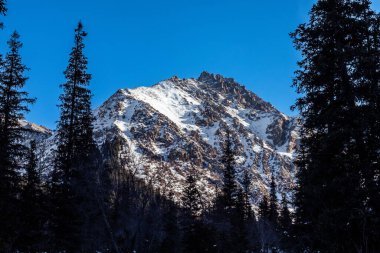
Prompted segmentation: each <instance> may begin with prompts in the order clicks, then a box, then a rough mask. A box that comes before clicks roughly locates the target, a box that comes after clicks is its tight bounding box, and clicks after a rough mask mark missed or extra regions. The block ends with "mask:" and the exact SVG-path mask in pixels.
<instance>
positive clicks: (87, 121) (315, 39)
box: [0, 0, 380, 253]
mask: <svg viewBox="0 0 380 253" xmlns="http://www.w3.org/2000/svg"><path fill="white" fill-rule="evenodd" d="M0 12H1V13H2V14H5V13H6V8H5V1H0ZM86 36H87V33H86V32H85V31H84V28H83V25H82V24H81V23H79V24H78V26H77V27H76V29H75V33H74V46H73V47H72V51H71V53H70V55H69V62H68V66H67V68H66V70H65V71H64V75H65V78H66V82H65V83H64V84H62V85H61V88H62V90H63V92H62V94H61V96H60V97H59V99H60V105H59V108H60V118H59V121H58V125H57V131H56V133H55V134H56V140H57V148H56V150H55V153H54V160H53V162H52V164H51V173H50V174H49V175H48V178H47V179H46V178H43V177H42V174H41V171H40V170H39V167H38V158H37V154H36V149H37V144H36V143H35V142H34V141H31V143H29V144H28V145H27V146H24V145H22V144H21V143H22V142H21V140H22V138H23V129H22V128H21V126H20V124H19V121H20V120H21V119H22V118H23V117H24V113H26V112H28V110H29V108H28V106H29V105H30V104H31V103H34V102H35V99H34V98H30V96H29V94H28V93H26V92H25V91H24V86H25V84H26V81H27V77H26V71H27V70H28V68H27V67H26V66H25V65H24V64H23V63H22V59H21V56H20V52H19V50H20V48H21V47H22V43H21V42H20V39H19V35H18V33H17V32H15V33H13V34H12V36H11V38H10V39H9V41H8V46H9V52H8V53H7V54H6V55H5V56H4V57H3V56H2V57H1V61H0V63H1V65H0V251H1V252H5V253H8V252H9V253H13V252H72V253H76V252H116V253H120V252H138V253H140V252H163V253H164V252H165V253H170V252H173V253H174V252H184V253H186V252H191V253H193V252H194V253H195V252H218V253H219V252H226V253H227V252H236V253H240V252H241V253H244V252H268V253H269V252H271V253H273V252H327V253H330V252H331V253H334V252H353V253H354V252H357V253H359V252H361V253H364V252H366V253H372V252H373V253H375V252H379V251H380V242H379V240H378V238H380V234H379V233H380V230H379V227H380V224H379V219H380V218H379V217H380V215H379V210H380V182H379V180H380V175H379V174H380V168H379V166H380V165H379V160H380V159H379V155H380V152H379V151H380V132H379V131H380V125H379V124H380V109H379V108H380V106H379V102H380V96H379V95H380V92H379V89H380V86H379V85H380V82H379V81H380V15H379V14H378V13H377V12H375V11H374V10H373V9H371V2H370V1H367V0H319V1H317V2H316V3H315V4H314V5H313V7H312V10H311V11H310V20H309V21H308V22H307V23H305V24H301V25H300V26H299V27H298V28H297V29H296V31H295V32H293V33H292V34H291V37H292V38H293V41H294V44H295V47H296V49H297V50H299V51H300V52H301V57H302V58H301V60H300V61H299V70H298V71H297V72H296V77H295V79H294V87H295V88H296V90H297V92H298V93H299V94H300V98H299V99H298V100H297V101H296V104H295V106H294V108H297V109H298V110H299V111H300V114H301V115H300V116H301V117H300V118H301V121H302V127H301V131H300V148H299V149H298V153H297V158H296V165H297V169H298V174H297V187H296V189H295V193H294V198H290V197H291V196H286V195H284V194H283V195H282V196H281V199H279V195H278V190H277V189H276V188H277V186H276V182H275V180H274V175H273V174H272V178H271V179H270V180H269V184H270V185H269V195H268V196H261V199H262V200H261V202H260V203H259V205H258V207H257V208H256V209H253V206H252V203H251V202H250V199H251V197H252V196H251V194H252V189H251V183H252V182H251V177H250V174H249V173H248V172H246V173H244V176H243V179H242V180H241V183H238V180H237V178H236V177H237V176H236V169H237V164H236V161H235V156H236V155H235V143H236V138H237V137H236V136H233V134H232V131H230V130H229V129H228V128H226V129H223V132H224V140H223V141H222V144H221V146H222V147H223V152H222V153H223V155H222V162H223V168H221V171H222V174H223V177H222V184H221V187H220V189H217V191H216V196H215V198H214V199H213V201H212V203H211V204H210V203H205V202H204V200H203V198H202V196H201V193H200V190H199V187H198V180H199V178H198V177H197V174H196V173H195V172H194V171H192V169H191V168H188V169H189V171H190V173H189V174H188V176H187V177H186V181H185V184H184V186H183V192H182V197H181V199H179V200H178V198H177V196H175V194H174V193H173V192H160V190H158V189H155V188H154V187H153V186H152V183H151V182H149V181H143V180H141V179H139V178H137V177H136V176H135V175H134V173H133V171H134V169H135V167H136V163H135V162H134V157H133V154H132V153H131V152H130V150H128V145H127V144H126V143H125V141H124V140H123V139H121V138H117V137H115V138H114V139H107V140H106V141H105V142H104V143H103V144H102V145H101V146H100V147H99V146H97V145H96V143H95V140H94V136H93V126H92V121H93V115H92V111H91V91H90V89H89V84H90V81H91V75H90V74H89V73H88V72H87V63H88V59H87V57H86V56H85V54H84V47H85V45H84V39H85V37H86ZM272 173H275V172H272Z"/></svg>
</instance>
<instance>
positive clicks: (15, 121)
mask: <svg viewBox="0 0 380 253" xmlns="http://www.w3.org/2000/svg"><path fill="white" fill-rule="evenodd" d="M19 38H20V36H19V34H18V33H17V32H14V33H13V34H12V36H11V38H10V40H9V41H8V46H9V49H10V51H9V52H8V53H7V54H6V56H5V59H4V61H3V62H2V68H1V72H0V217H3V218H1V219H0V238H1V239H0V251H2V252H9V251H11V250H12V247H13V242H14V240H15V237H16V231H17V230H18V225H17V223H18V210H19V209H18V205H19V201H18V197H17V196H18V194H19V191H20V185H19V182H20V176H19V170H20V168H21V164H20V162H19V161H20V160H22V158H23V156H24V152H25V147H23V146H22V145H21V144H20V140H21V138H22V128H21V127H20V125H19V121H20V120H21V119H22V118H23V116H24V113H25V112H28V111H29V109H28V104H30V103H33V102H34V99H31V98H29V97H28V93H27V92H25V91H23V88H24V86H25V83H26V81H27V79H28V78H27V77H25V71H27V70H28V69H27V67H26V66H25V65H24V64H23V63H22V61H21V56H20V52H19V51H20V48H21V47H22V44H21V42H20V41H19ZM5 217H6V218H5Z"/></svg>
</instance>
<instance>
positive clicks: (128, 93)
mask: <svg viewBox="0 0 380 253" xmlns="http://www.w3.org/2000/svg"><path fill="white" fill-rule="evenodd" d="M94 115H95V119H96V120H95V122H94V127H95V132H94V133H95V138H96V141H97V143H98V145H102V144H103V143H104V142H105V140H106V139H109V140H110V139H113V138H115V137H119V138H121V139H123V140H124V141H125V143H126V144H125V145H126V146H127V148H128V149H129V150H130V152H131V154H132V155H133V157H135V159H136V160H138V162H137V163H136V164H139V168H138V170H137V175H138V176H139V177H141V178H145V179H146V180H149V182H151V183H153V185H155V186H156V187H158V188H159V189H161V190H162V192H164V193H165V192H166V193H167V192H168V191H174V192H175V193H176V194H177V195H180V192H181V190H182V185H183V181H184V179H185V176H186V174H187V173H194V174H196V175H197V176H198V178H199V180H200V184H199V185H200V187H201V190H202V192H203V193H204V194H205V195H204V196H205V198H206V199H209V198H211V197H212V195H213V194H214V192H215V190H216V189H217V188H219V187H220V183H221V175H222V170H223V165H222V164H221V162H220V159H221V150H222V149H221V145H222V141H223V135H224V133H225V129H226V128H227V127H228V128H229V129H230V130H231V131H232V136H233V138H234V143H235V149H236V152H237V157H236V158H237V162H238V165H237V170H238V178H239V180H240V179H241V177H242V173H243V172H244V171H248V172H249V175H250V176H251V178H252V182H253V185H252V202H253V203H254V204H255V203H257V201H259V200H260V198H261V196H262V194H267V193H268V186H269V182H270V176H271V173H272V172H273V173H274V174H275V177H276V180H277V182H278V185H279V190H280V191H281V192H282V191H284V192H289V191H290V190H291V189H292V188H293V187H294V175H295V167H294V165H293V163H292V157H293V152H294V149H295V147H296V145H297V138H298V135H297V128H298V125H297V120H296V119H295V118H291V117H288V116H286V115H284V114H282V113H281V112H279V111H278V110H277V109H276V108H274V107H273V106H272V105H271V104H269V103H267V102H265V101H263V100H262V99H261V98H259V97H257V96H256V95H255V94H254V93H252V92H250V91H248V90H247V89H246V88H245V87H244V86H241V85H240V84H238V83H236V82H235V81H234V80H233V79H231V78H224V77H222V76H220V75H213V74H209V73H207V72H203V73H202V74H201V75H200V77H199V78H197V79H192V78H191V79H179V78H178V77H172V78H170V79H168V80H165V81H162V82H160V83H158V84H156V85H154V86H151V87H140V88H136V89H120V90H118V91H117V92H116V93H115V94H114V95H113V96H111V97H110V98H109V99H108V100H107V101H105V102H104V104H103V105H102V106H100V107H99V108H98V109H96V110H95V111H94Z"/></svg>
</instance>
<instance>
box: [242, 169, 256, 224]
mask: <svg viewBox="0 0 380 253" xmlns="http://www.w3.org/2000/svg"><path fill="white" fill-rule="evenodd" d="M242 187H243V198H244V210H245V211H244V212H245V217H246V219H247V220H256V218H255V213H254V212H253V210H252V206H251V203H250V201H249V199H250V192H251V179H250V176H249V173H248V171H244V175H243V181H242Z"/></svg>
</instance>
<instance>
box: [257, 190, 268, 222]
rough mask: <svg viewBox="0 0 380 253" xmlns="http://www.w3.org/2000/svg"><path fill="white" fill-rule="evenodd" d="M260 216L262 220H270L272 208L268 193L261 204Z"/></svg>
mask: <svg viewBox="0 0 380 253" xmlns="http://www.w3.org/2000/svg"><path fill="white" fill-rule="evenodd" d="M259 216H260V219H261V220H266V221H268V220H269V217H270V209H269V200H268V197H267V196H266V195H264V196H263V199H262V200H261V202H260V204H259Z"/></svg>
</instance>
